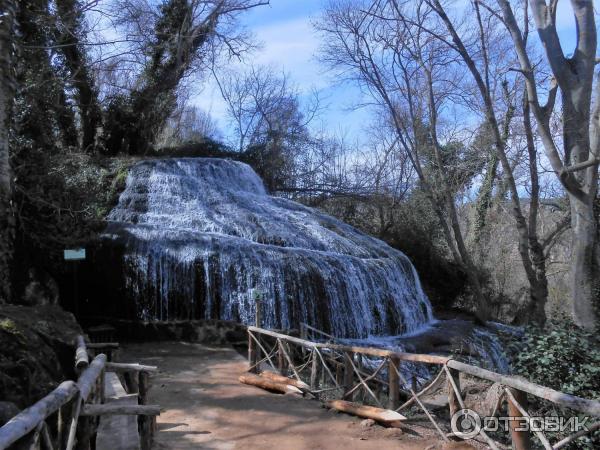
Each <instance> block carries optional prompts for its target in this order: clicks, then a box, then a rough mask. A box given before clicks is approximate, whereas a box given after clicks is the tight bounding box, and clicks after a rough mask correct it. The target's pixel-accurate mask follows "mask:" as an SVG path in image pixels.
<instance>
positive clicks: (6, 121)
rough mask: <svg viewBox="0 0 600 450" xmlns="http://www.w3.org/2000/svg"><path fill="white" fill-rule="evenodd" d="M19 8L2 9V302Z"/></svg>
mask: <svg viewBox="0 0 600 450" xmlns="http://www.w3.org/2000/svg"><path fill="white" fill-rule="evenodd" d="M15 10H16V5H15V3H14V2H13V1H12V0H6V1H4V2H3V3H2V9H0V286H1V287H0V303H3V302H6V301H9V300H10V299H11V284H12V283H11V267H12V256H13V238H14V226H15V224H14V216H13V210H12V182H11V179H12V173H11V167H10V155H9V133H8V130H9V128H10V121H11V111H12V104H13V95H14V75H13V70H14V69H13V67H14V66H13V61H14V58H13V56H14V44H13V36H14V33H15Z"/></svg>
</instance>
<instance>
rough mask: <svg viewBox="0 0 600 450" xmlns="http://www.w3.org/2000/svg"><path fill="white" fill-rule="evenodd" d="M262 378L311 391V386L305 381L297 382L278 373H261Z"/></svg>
mask: <svg viewBox="0 0 600 450" xmlns="http://www.w3.org/2000/svg"><path fill="white" fill-rule="evenodd" d="M260 376H261V377H263V378H267V379H268V380H272V381H275V382H277V383H282V384H289V385H290V386H295V387H297V388H298V389H302V390H307V391H308V390H310V386H309V385H308V384H306V383H305V382H304V381H300V380H296V379H293V378H288V377H286V376H283V375H279V374H278V373H275V372H269V371H265V372H261V373H260Z"/></svg>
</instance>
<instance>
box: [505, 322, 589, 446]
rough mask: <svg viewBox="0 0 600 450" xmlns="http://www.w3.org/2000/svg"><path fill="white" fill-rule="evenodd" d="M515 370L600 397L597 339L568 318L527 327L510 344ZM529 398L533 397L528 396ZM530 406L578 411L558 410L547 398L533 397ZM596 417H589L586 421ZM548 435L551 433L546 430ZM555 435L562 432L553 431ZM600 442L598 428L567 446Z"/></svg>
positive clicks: (570, 390)
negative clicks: (542, 326)
mask: <svg viewBox="0 0 600 450" xmlns="http://www.w3.org/2000/svg"><path fill="white" fill-rule="evenodd" d="M508 350H509V352H508V353H509V354H512V355H513V361H512V366H513V370H514V372H515V373H516V374H518V375H522V376H523V377H525V378H527V379H528V380H530V381H532V382H534V383H538V384H541V385H543V386H547V387H550V388H553V389H556V390H558V391H561V392H565V393H567V394H572V395H577V396H579V397H583V398H587V399H593V400H600V340H599V339H598V337H597V336H596V335H595V334H594V333H593V332H588V331H585V330H583V329H581V328H579V327H577V326H576V325H575V324H573V323H572V322H571V321H570V319H568V318H564V317H560V316H558V317H556V318H554V319H552V320H551V321H550V322H549V323H548V324H547V325H546V327H544V328H539V327H533V326H532V327H527V328H526V330H525V335H524V336H523V338H521V339H519V340H518V341H513V342H512V344H510V345H509V348H508ZM530 400H533V399H532V398H531V397H530ZM531 407H532V408H531V409H532V410H533V409H536V411H535V413H536V415H543V414H559V413H560V414H564V415H566V416H570V415H577V413H576V412H574V411H568V410H558V409H557V408H556V407H554V406H552V405H549V404H548V403H547V402H544V401H540V400H537V399H536V400H535V401H533V403H532V405H531ZM594 421H595V419H593V418H591V419H590V420H589V421H588V423H587V424H588V425H590V424H591V423H593V422H594ZM548 434H549V435H551V433H548ZM553 437H554V439H557V438H558V439H560V438H562V437H564V436H563V435H558V434H555V435H554V436H553ZM599 446H600V432H596V433H594V434H593V436H592V437H585V438H581V439H579V440H578V441H577V443H576V444H573V445H572V447H569V448H582V449H592V448H599Z"/></svg>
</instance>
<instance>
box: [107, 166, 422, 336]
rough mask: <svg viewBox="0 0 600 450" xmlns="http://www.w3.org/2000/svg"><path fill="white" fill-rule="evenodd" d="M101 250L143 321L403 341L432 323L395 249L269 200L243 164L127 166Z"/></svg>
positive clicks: (407, 265) (302, 209) (412, 272)
mask: <svg viewBox="0 0 600 450" xmlns="http://www.w3.org/2000/svg"><path fill="white" fill-rule="evenodd" d="M108 221H109V224H108V226H107V228H106V230H105V232H104V234H103V236H102V239H103V245H107V246H112V247H114V248H121V249H122V251H121V252H120V253H118V255H119V261H115V262H114V264H115V265H117V266H119V268H120V270H121V272H123V277H124V278H123V284H124V286H123V296H124V299H125V300H123V301H124V302H126V303H127V302H128V304H127V305H125V306H124V308H123V309H124V310H127V311H132V314H133V315H134V316H135V317H136V318H139V319H144V320H176V319H201V318H207V319H210V318H213V319H229V320H236V321H240V322H243V323H252V322H253V318H254V308H255V301H254V297H253V296H254V295H255V293H256V292H260V295H261V298H262V305H263V306H262V309H263V316H264V318H263V320H264V322H263V326H265V327H268V328H280V329H290V328H297V327H298V325H299V323H300V322H306V323H309V324H311V325H314V326H316V327H318V328H320V329H323V330H324V331H327V332H330V333H332V334H334V335H336V336H345V337H355V338H365V337H368V336H371V335H375V336H376V335H398V334H401V333H409V332H413V331H415V330H417V329H419V328H420V327H422V326H423V325H424V324H426V323H428V322H430V321H431V320H432V313H431V305H430V303H429V300H428V299H427V297H426V296H425V294H424V293H423V290H422V289H421V285H420V282H419V277H418V275H417V273H416V271H415V269H414V267H413V265H412V264H411V262H410V261H409V259H408V258H407V257H406V256H405V255H404V254H403V253H401V252H400V251H398V250H395V249H393V248H391V247H390V246H388V245H387V244H385V243H384V242H382V241H380V240H378V239H375V238H373V237H371V236H368V235H366V234H364V233H361V232H360V231H358V230H356V229H355V228H353V227H351V226H350V225H348V224H345V223H343V222H341V221H339V220H337V219H335V218H333V217H330V216H328V215H326V214H323V213H321V212H319V211H317V210H315V209H312V208H308V207H306V206H303V205H301V204H299V203H296V202H293V201H290V200H286V199H282V198H278V197H273V196H270V195H268V193H267V192H266V191H265V188H264V186H263V183H262V181H261V179H260V178H259V177H258V175H257V174H256V173H255V172H254V171H253V170H252V169H251V168H250V167H249V166H248V165H246V164H243V163H240V162H236V161H230V160H225V159H215V158H182V159H154V160H146V161H142V162H139V163H137V164H135V165H134V166H133V167H132V168H131V170H130V172H129V175H128V178H127V183H126V188H125V190H124V192H123V193H122V194H121V196H120V198H119V202H118V205H117V206H116V207H115V208H114V209H113V210H112V211H111V213H110V214H109V216H108Z"/></svg>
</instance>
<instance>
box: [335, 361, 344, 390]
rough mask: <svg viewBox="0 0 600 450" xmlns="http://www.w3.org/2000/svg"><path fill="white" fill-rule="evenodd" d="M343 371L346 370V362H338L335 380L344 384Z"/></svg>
mask: <svg viewBox="0 0 600 450" xmlns="http://www.w3.org/2000/svg"><path fill="white" fill-rule="evenodd" d="M343 371H344V364H343V363H337V362H336V364H335V381H336V382H337V384H340V385H341V384H343V379H342V378H343Z"/></svg>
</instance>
